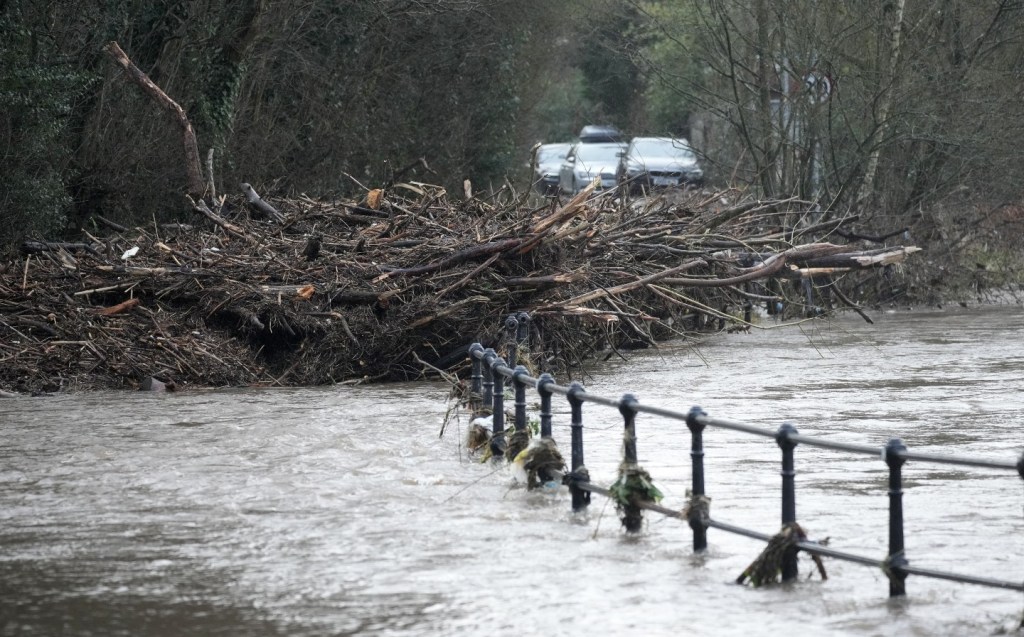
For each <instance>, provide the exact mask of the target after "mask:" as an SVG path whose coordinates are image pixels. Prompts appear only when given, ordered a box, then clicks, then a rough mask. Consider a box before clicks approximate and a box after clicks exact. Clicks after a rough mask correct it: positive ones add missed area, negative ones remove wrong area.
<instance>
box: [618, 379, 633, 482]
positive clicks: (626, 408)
mask: <svg viewBox="0 0 1024 637" xmlns="http://www.w3.org/2000/svg"><path fill="white" fill-rule="evenodd" d="M636 405H637V400H636V396H634V395H633V394H623V395H622V399H621V400H619V413H620V414H622V419H623V424H624V425H625V431H624V433H623V438H622V445H623V446H622V460H623V462H625V463H626V464H631V465H635V464H636V463H637V459H636Z"/></svg>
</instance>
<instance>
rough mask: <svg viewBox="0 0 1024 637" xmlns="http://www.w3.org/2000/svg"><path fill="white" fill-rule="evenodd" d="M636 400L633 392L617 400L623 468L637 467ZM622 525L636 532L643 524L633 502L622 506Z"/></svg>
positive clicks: (638, 510)
mask: <svg viewBox="0 0 1024 637" xmlns="http://www.w3.org/2000/svg"><path fill="white" fill-rule="evenodd" d="M636 407H637V400H636V396H634V395H633V394H623V395H622V398H621V399H620V400H619V413H620V414H622V420H623V425H624V428H623V433H622V464H623V470H625V471H633V470H635V469H636V468H637V457H636V412H637V409H636ZM621 513H622V526H623V527H625V529H626V531H627V532H629V533H638V532H639V531H640V530H641V529H642V528H643V526H644V513H643V509H641V508H640V507H639V506H637V504H636V503H635V502H629V503H628V504H625V505H623V506H622V509H621Z"/></svg>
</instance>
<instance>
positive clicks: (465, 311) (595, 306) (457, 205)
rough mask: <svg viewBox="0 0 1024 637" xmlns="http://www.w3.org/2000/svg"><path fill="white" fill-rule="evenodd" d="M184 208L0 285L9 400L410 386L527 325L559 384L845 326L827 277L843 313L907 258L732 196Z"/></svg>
mask: <svg viewBox="0 0 1024 637" xmlns="http://www.w3.org/2000/svg"><path fill="white" fill-rule="evenodd" d="M531 201H532V202H533V203H532V204H531V203H530V202H531ZM193 207H194V211H195V218H194V221H193V222H192V223H189V224H170V225H157V224H154V225H153V226H152V227H134V228H126V227H123V226H120V225H118V224H116V223H114V222H112V221H108V220H106V219H103V218H102V217H98V218H97V217H94V218H93V220H92V225H91V227H90V228H89V229H88V230H87V231H86V232H84V236H83V239H82V240H81V241H80V242H77V243H66V242H65V243H58V242H47V241H28V242H25V244H24V245H23V246H22V249H21V255H20V256H19V257H17V258H14V259H11V260H9V261H7V262H4V263H0V361H2V362H3V364H2V365H0V390H5V391H19V392H44V391H58V390H76V389H96V388H138V387H140V386H141V384H142V383H143V381H144V380H145V379H148V378H152V379H154V380H157V381H159V382H162V383H173V384H174V386H176V387H177V388H178V389H179V390H181V389H184V388H187V387H190V386H192V387H195V386H227V385H230V386H239V385H267V386H270V385H321V384H328V383H337V382H363V381H376V380H398V379H408V378H415V377H418V376H420V375H421V374H422V373H423V370H424V369H425V366H424V365H423V363H424V362H426V363H429V365H432V366H435V367H437V368H440V369H452V368H454V367H459V366H462V365H465V364H466V355H465V354H466V347H467V346H468V345H469V344H470V343H471V342H474V341H478V342H481V343H483V344H484V345H485V346H492V345H493V344H495V343H497V342H498V340H499V339H500V338H502V335H501V333H500V330H501V321H502V319H503V318H504V317H505V316H506V315H507V314H509V313H511V312H520V311H526V312H529V313H530V316H531V323H530V347H531V349H532V351H533V352H534V357H533V360H535V361H536V364H537V365H538V366H539V368H540V369H539V371H541V372H543V371H552V372H557V373H563V374H564V373H565V372H566V371H567V370H571V369H573V368H574V367H577V366H579V365H580V364H582V362H583V361H585V360H587V359H589V358H592V357H593V356H594V354H595V352H598V351H607V350H608V349H609V348H610V349H612V350H616V349H617V348H620V347H635V346H646V345H652V344H654V343H655V342H656V341H658V340H662V339H665V338H669V337H675V336H685V335H687V334H692V333H694V332H698V331H705V330H712V329H713V330H723V329H729V328H734V329H735V328H736V327H740V328H743V329H748V328H749V327H750V323H751V321H752V319H751V318H750V308H751V307H752V306H753V305H765V306H767V307H768V309H769V310H770V311H783V312H788V313H790V315H794V316H795V315H802V314H803V313H804V311H805V309H807V308H810V307H811V306H814V305H820V306H821V308H818V309H816V310H815V311H819V310H820V309H822V308H827V301H828V299H827V298H826V297H825V296H823V295H821V294H820V290H821V289H824V288H828V289H832V290H834V291H835V293H836V294H838V295H839V298H840V299H842V300H844V302H846V303H851V304H852V302H851V301H849V298H848V297H847V296H846V295H844V294H843V293H842V292H841V291H840V290H839V287H838V286H831V285H830V282H831V281H832V279H830V278H829V277H834V276H838V275H840V274H842V273H849V277H848V280H847V281H845V282H844V285H843V288H844V289H845V290H847V294H850V295H851V296H852V295H853V292H851V291H852V290H856V289H857V287H858V286H861V287H864V286H865V285H866V284H868V283H870V281H871V280H872V278H873V275H872V274H871V273H870V271H869V270H870V269H871V268H874V267H879V266H889V265H891V264H894V263H898V262H900V261H902V260H903V259H904V258H905V257H906V256H907V255H908V254H911V253H912V252H914V251H915V250H916V248H910V247H907V248H905V247H902V246H896V247H884V248H879V249H874V250H863V249H860V248H858V247H857V246H856V245H836V244H833V243H827V242H824V241H828V240H830V239H834V238H838V235H837V234H836V230H837V229H839V228H842V227H844V226H845V227H849V225H850V224H852V223H853V222H855V221H856V219H855V218H852V217H851V218H842V219H828V220H824V218H823V217H822V218H820V219H819V217H820V214H821V213H820V212H818V211H817V209H816V207H815V206H813V205H812V204H811V203H809V202H803V201H798V200H795V199H787V200H773V201H745V200H738V198H737V197H736V196H735V194H734V193H702V192H690V193H677V194H675V195H673V196H662V197H652V198H644V199H636V200H628V199H621V198H615V197H613V196H612V195H611V194H610V193H605V194H601V195H594V194H593V192H592V188H591V187H588V188H587V189H585V190H584V191H582V192H581V193H579V194H578V195H577V196H575V197H573V198H571V199H569V200H558V199H546V200H543V201H542V202H539V203H538V202H537V201H536V200H535V199H531V198H529V197H528V195H526V194H517V193H515V192H513V191H512V190H511V189H509V188H506V189H503V190H502V191H500V192H498V193H497V194H495V195H494V196H492V197H491V198H489V199H484V198H479V197H477V198H469V199H466V200H464V201H455V200H453V199H452V198H450V197H449V196H448V194H447V193H446V192H445V191H444V190H443V189H442V188H440V187H436V186H431V185H427V184H421V183H410V184H397V185H392V186H390V187H389V188H387V189H376V190H371V191H369V192H368V193H367V195H366V196H365V197H364V198H363V199H362V200H359V201H354V200H353V201H329V200H316V199H312V198H309V197H305V196H303V197H300V198H298V199H269V200H263V199H261V198H260V197H259V195H257V194H256V192H255V191H254V190H253V188H252V187H251V186H249V185H248V184H244V188H243V193H242V194H239V195H237V196H232V197H221V198H219V199H218V200H216V201H212V202H204V201H196V202H195V203H194V204H193ZM787 279H789V280H792V281H814V282H815V288H814V289H815V290H816V291H815V294H817V295H818V296H817V298H816V299H812V300H811V301H810V302H808V298H807V295H806V294H805V293H804V292H803V291H801V288H799V287H794V286H793V285H791V284H788V283H787V284H785V285H784V284H783V282H784V281H786V280H787ZM822 282H826V283H822ZM868 287H870V285H868ZM807 290H810V288H807ZM783 308H784V309H783Z"/></svg>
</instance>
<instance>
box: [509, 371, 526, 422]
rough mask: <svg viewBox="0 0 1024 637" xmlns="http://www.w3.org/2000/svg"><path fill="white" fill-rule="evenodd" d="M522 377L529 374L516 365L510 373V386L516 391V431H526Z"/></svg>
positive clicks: (523, 381)
mask: <svg viewBox="0 0 1024 637" xmlns="http://www.w3.org/2000/svg"><path fill="white" fill-rule="evenodd" d="M523 376H529V372H527V371H526V368H525V367H523V366H522V365H516V369H515V371H513V372H512V386H513V387H515V390H516V431H525V430H526V381H525V380H523Z"/></svg>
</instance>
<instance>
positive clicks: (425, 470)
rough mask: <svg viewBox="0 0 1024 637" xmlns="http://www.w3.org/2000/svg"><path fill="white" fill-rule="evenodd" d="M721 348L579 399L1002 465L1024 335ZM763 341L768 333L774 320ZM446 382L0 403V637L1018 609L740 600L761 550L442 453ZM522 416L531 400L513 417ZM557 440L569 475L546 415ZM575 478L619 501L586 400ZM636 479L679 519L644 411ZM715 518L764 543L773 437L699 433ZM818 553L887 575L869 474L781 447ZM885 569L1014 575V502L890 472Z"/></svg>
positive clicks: (912, 333)
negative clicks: (900, 494) (634, 520)
mask: <svg viewBox="0 0 1024 637" xmlns="http://www.w3.org/2000/svg"><path fill="white" fill-rule="evenodd" d="M875 318H876V324H875V325H867V324H866V323H864V322H863V321H861V320H860V319H859V318H857V317H853V316H851V317H846V318H843V319H840V320H836V321H831V322H824V321H817V322H813V323H805V324H803V325H802V326H799V327H789V328H785V329H772V330H764V331H756V330H755V331H754V332H753V333H751V334H733V335H721V336H716V337H713V338H712V339H710V340H709V341H707V342H705V343H703V344H702V345H701V346H700V347H699V348H697V349H693V348H691V347H689V346H688V345H686V344H685V343H675V344H669V345H666V346H665V347H663V348H662V349H661V350H659V351H648V352H642V353H637V354H632V355H629V356H628V359H629V360H628V361H622V360H617V361H614V360H613V361H609V362H608V363H605V364H603V365H601V366H600V368H599V369H597V370H596V371H594V372H593V375H592V376H589V377H587V378H585V379H584V380H585V381H586V382H585V384H586V386H587V389H588V391H590V392H593V393H599V394H602V395H607V396H610V397H615V398H617V397H618V396H620V395H621V394H622V393H623V392H626V391H629V392H633V393H635V394H637V396H638V397H639V398H640V400H641V402H644V403H651V404H659V405H662V406H665V407H669V408H673V409H678V410H681V411H686V410H687V409H689V408H690V407H691V406H692V405H700V406H701V407H703V408H704V409H705V410H706V411H707V412H708V413H709V415H711V416H715V417H720V418H727V419H730V420H742V421H748V422H755V423H761V424H763V425H764V426H765V427H768V428H771V429H775V428H777V427H778V426H779V425H780V424H781V423H782V422H787V421H788V422H792V423H793V424H794V425H795V426H796V427H797V428H798V429H799V431H800V433H802V434H809V435H820V436H825V437H828V438H830V439H833V440H841V441H845V442H854V443H864V444H871V445H878V446H879V447H881V446H882V445H884V444H885V442H886V441H887V440H888V438H889V437H890V436H899V437H901V438H902V439H903V440H904V442H905V443H906V444H907V446H908V447H909V448H910V449H911V450H913V451H928V452H933V453H955V454H961V455H972V456H979V457H984V458H991V459H998V460H1013V459H1016V458H1017V457H1018V455H1019V454H1020V453H1021V451H1022V449H1024V410H1022V405H1021V396H1022V395H1024V374H1022V371H1024V344H1022V343H1021V335H1022V334H1024V312H1022V311H1021V310H1020V309H1017V308H995V309H985V310H958V311H955V312H954V311H946V312H942V311H930V312H912V313H910V312H908V313H891V314H876V315H875ZM769 324H770V323H769ZM446 394H447V390H446V387H445V386H443V385H441V384H439V383H433V382H424V383H411V384H400V385H386V386H374V387H365V388H363V387H355V388H353V387H331V388H317V389H287V390H220V391H202V392H186V393H179V394H165V395H160V394H144V393H113V392H110V393H95V394H83V395H71V396H55V397H46V398H14V399H0V431H2V437H0V635H3V636H8V635H10V636H15V635H18V636H20V635H104V636H106V635H132V636H150V635H152V636H156V635H167V636H171V635H247V636H270V635H289V636H291V635H299V636H314V635H315V636H319V635H483V634H486V635H498V636H503V635H540V634H550V635H569V636H572V635H588V636H589V635H624V634H633V635H678V634H692V635H716V636H718V635H722V636H725V635H737V636H739V635H742V636H745V637H749V636H751V635H769V634H792V635H815V636H828V635H855V636H865V635H920V636H933V635H949V636H962V635H991V634H997V633H1000V632H1001V631H1003V632H1007V631H1008V632H1011V633H1012V632H1013V629H1014V628H1015V627H1016V626H1017V624H1018V623H1019V622H1020V619H1021V613H1022V611H1024V597H1022V595H1021V594H1020V593H1017V592H1013V591H1007V590H1001V589H990V588H983V587H978V586H971V585H965V584H957V583H953V582H945V581H939V580H929V579H925V578H921V577H914V576H911V577H910V578H909V579H908V580H907V591H908V597H907V598H906V599H904V600H898V601H890V600H889V599H888V597H887V593H888V585H887V581H886V579H885V576H884V575H883V574H882V572H881V570H880V569H877V568H871V567H866V566H862V565H857V564H851V563H845V562H837V561H834V560H826V567H827V569H828V575H829V579H828V580H827V581H824V582H823V581H821V579H820V578H819V577H817V576H814V577H810V579H807V577H808V576H809V575H810V574H811V573H812V572H813V570H814V569H813V567H812V564H811V562H810V560H809V559H808V558H807V557H802V558H801V562H800V569H801V581H800V582H799V583H797V584H795V585H787V586H776V587H770V588H762V589H752V588H748V587H743V586H738V585H736V584H735V583H734V581H735V579H736V577H737V576H738V575H739V574H740V573H741V572H742V571H743V569H744V568H745V567H746V566H747V565H748V564H749V563H750V562H751V561H752V560H753V559H754V558H755V557H756V556H757V554H758V553H759V552H760V550H761V549H762V548H763V544H761V543H759V542H757V541H754V540H750V539H747V538H743V537H739V536H732V535H729V534H726V533H723V532H721V531H716V530H714V529H711V530H710V531H709V542H710V549H709V551H708V553H707V554H706V555H701V556H695V555H693V554H692V552H691V550H690V543H691V534H690V530H689V528H688V527H686V526H685V525H684V524H683V523H681V522H679V521H678V520H673V519H668V518H663V517H661V516H657V515H651V516H648V517H647V518H646V522H645V529H644V531H643V533H641V534H640V535H639V536H636V537H626V536H624V535H623V533H622V532H621V530H620V527H619V522H618V520H617V518H616V515H615V510H614V507H610V506H608V507H606V506H605V501H604V499H603V498H601V497H600V496H597V495H595V496H594V501H593V504H592V505H591V507H590V510H589V512H588V513H586V514H585V515H580V516H573V515H572V514H571V513H570V511H569V509H570V505H569V497H568V494H567V493H566V492H565V491H564V489H563V490H562V491H561V492H559V493H555V494H542V493H527V492H526V491H524V490H523V489H521V488H516V487H514V485H513V479H512V477H511V475H510V473H509V472H508V470H507V468H505V467H500V468H497V469H496V468H495V467H494V466H492V465H489V464H479V463H477V462H473V461H471V460H469V459H468V458H467V457H466V455H465V453H464V451H463V449H462V444H461V439H462V436H463V435H464V433H465V427H466V423H465V420H464V419H463V420H462V421H461V422H459V423H453V424H452V425H450V429H449V431H448V432H447V433H446V434H445V435H444V436H443V437H439V436H438V432H439V428H440V425H441V422H442V419H443V417H444V414H445V411H446V407H447V405H446V403H445V397H446ZM534 400H535V399H534V398H533V397H532V396H531V398H530V402H531V403H532V402H534ZM556 403H557V404H556V406H557V409H556V412H557V413H556V418H555V428H554V433H555V438H556V440H557V441H558V443H559V444H560V446H561V447H562V449H563V452H564V453H566V455H567V449H568V440H569V429H568V415H567V413H568V409H567V405H566V404H564V402H563V401H561V400H559V399H558V397H557V396H556ZM584 422H585V424H586V433H585V438H586V454H587V466H588V468H589V469H590V472H591V476H592V478H593V480H594V482H595V483H597V484H602V485H608V484H610V483H611V482H613V481H614V480H615V475H616V467H617V465H618V462H619V454H620V447H621V433H622V431H621V430H622V424H621V420H620V417H619V415H618V414H617V413H616V412H614V411H613V410H610V409H606V408H602V407H599V406H595V405H591V404H587V405H584ZM637 437H638V450H639V457H640V462H641V464H642V465H643V466H644V468H645V469H647V470H648V471H649V472H650V473H651V475H652V477H653V478H654V481H655V483H656V484H657V486H658V487H659V488H660V489H661V490H662V491H663V492H664V493H665V500H664V501H663V504H664V505H665V506H669V507H673V508H675V507H678V508H682V506H683V505H684V503H685V497H686V493H685V492H686V488H687V486H688V481H689V472H690V463H689V455H688V450H689V434H688V432H687V430H686V428H685V425H683V424H682V423H678V422H674V421H671V420H667V419H661V418H655V417H651V416H647V415H643V414H641V415H640V417H639V418H638V421H637ZM705 447H706V458H705V464H706V471H707V479H706V482H707V492H708V494H709V495H710V496H711V497H712V505H711V513H712V515H713V516H714V517H715V518H716V519H718V520H721V521H723V522H730V523H733V524H738V525H741V526H746V527H750V528H754V529H757V530H759V531H762V532H765V533H774V532H776V531H777V530H778V527H779V510H780V504H779V485H780V478H779V457H780V454H779V450H778V447H777V446H776V445H775V444H774V442H773V441H771V440H767V439H763V438H754V437H749V436H744V435H742V434H739V433H735V432H729V431H723V430H714V429H709V430H707V431H706V432H705ZM796 469H797V478H796V480H797V517H798V519H799V520H800V522H801V524H802V525H803V526H804V528H805V529H806V530H807V531H808V533H809V535H810V536H811V537H812V538H813V539H824V538H825V537H828V538H830V545H831V546H832V547H834V548H837V549H841V550H847V551H851V552H857V553H862V554H865V555H871V556H877V557H878V559H879V560H881V559H883V558H884V557H885V553H886V545H887V538H888V535H887V528H886V521H887V506H888V498H887V496H886V476H887V470H886V467H885V465H884V463H882V461H881V460H880V459H876V458H869V457H864V456H847V455H844V454H841V453H838V452H834V451H828V450H819V449H812V448H807V447H806V446H801V447H797V450H796ZM904 477H905V482H906V483H905V496H904V506H905V518H906V546H907V557H908V559H909V560H910V562H911V564H913V565H915V566H919V567H924V568H935V569H940V570H951V571H956V572H963V573H967V574H974V575H982V576H987V577H994V578H998V579H1006V580H1011V581H1022V580H1024V481H1022V480H1021V479H1020V477H1018V476H1017V475H1016V474H1015V473H1013V472H1000V471H991V470H987V471H986V470H976V469H961V468H958V467H952V466H946V465H926V464H923V463H915V462H911V463H908V464H907V466H906V467H905V470H904Z"/></svg>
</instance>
